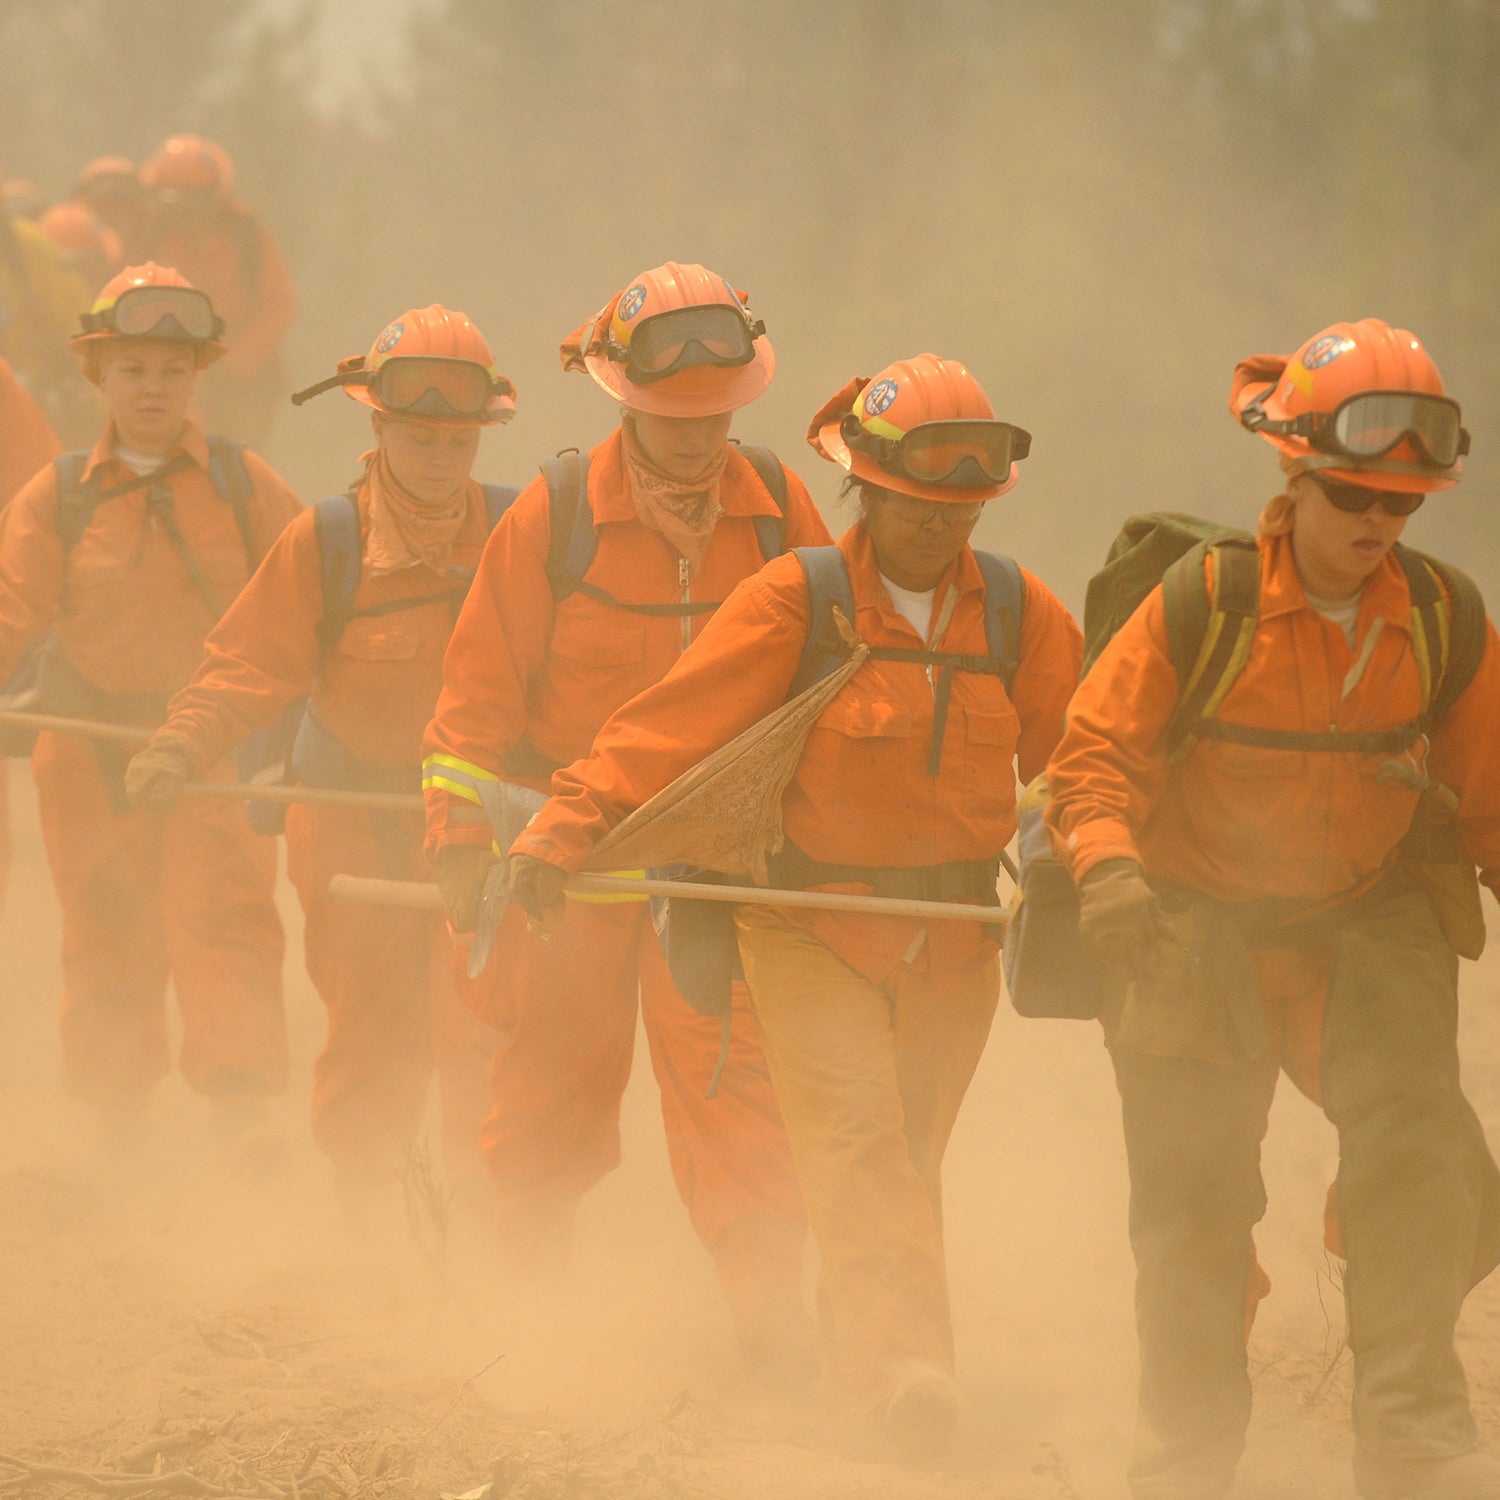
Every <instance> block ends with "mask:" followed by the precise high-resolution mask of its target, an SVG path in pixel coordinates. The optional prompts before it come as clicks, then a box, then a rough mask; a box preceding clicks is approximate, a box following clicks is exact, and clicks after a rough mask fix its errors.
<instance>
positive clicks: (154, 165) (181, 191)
mask: <svg viewBox="0 0 1500 1500" xmlns="http://www.w3.org/2000/svg"><path fill="white" fill-rule="evenodd" d="M141 183H142V185H143V186H144V187H145V188H146V189H147V190H148V191H149V192H151V193H154V194H155V195H156V196H157V197H158V198H163V199H166V200H168V201H170V200H173V199H184V198H211V199H213V200H214V201H215V202H218V203H226V202H228V200H229V197H230V195H231V194H232V193H233V192H234V162H233V161H232V160H231V159H230V156H229V153H228V152H227V151H226V150H225V149H224V148H223V147H222V146H221V145H219V143H218V142H217V141H211V140H208V139H207V138H206V137H204V136H201V135H172V136H168V137H167V139H166V140H164V141H163V142H162V143H161V145H160V146H159V147H158V148H157V151H156V154H155V155H154V156H152V157H151V158H150V160H149V161H147V163H146V165H145V166H143V167H142V168H141Z"/></svg>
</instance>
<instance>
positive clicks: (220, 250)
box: [150, 201, 297, 443]
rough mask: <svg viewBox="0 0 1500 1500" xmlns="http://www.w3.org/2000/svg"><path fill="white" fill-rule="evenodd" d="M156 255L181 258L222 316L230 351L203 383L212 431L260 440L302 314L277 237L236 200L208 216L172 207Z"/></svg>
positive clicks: (155, 240) (162, 260)
mask: <svg viewBox="0 0 1500 1500" xmlns="http://www.w3.org/2000/svg"><path fill="white" fill-rule="evenodd" d="M150 258H151V259H152V260H155V261H156V262H157V263H158V264H160V265H164V266H175V267H176V268H177V270H178V271H180V272H181V273H182V274H183V275H184V276H186V277H187V279H188V280H189V281H190V282H192V284H193V285H194V286H195V287H197V288H199V290H200V291H204V292H207V293H208V296H209V299H210V300H211V301H212V302H213V305H214V311H215V312H217V313H218V315H219V316H220V317H221V318H223V320H224V330H225V333H224V337H225V341H226V342H227V344H228V352H227V353H226V354H225V355H224V357H223V358H222V359H221V360H219V361H217V362H216V363H215V364H214V365H213V366H212V367H211V368H210V369H208V370H206V371H205V372H204V374H203V377H202V379H201V381H200V383H199V388H198V402H199V406H200V408H201V410H202V413H203V425H204V427H205V428H206V429H207V430H208V431H209V432H226V433H232V434H234V435H236V436H241V437H245V438H247V439H248V440H249V441H251V442H252V443H254V442H260V441H261V440H262V439H263V437H264V434H265V431H266V429H267V427H268V426H269V424H270V422H271V419H272V416H273V410H274V403H275V402H276V401H277V400H285V396H284V394H283V393H282V364H281V358H280V356H281V344H282V340H283V339H285V337H286V334H287V330H288V329H289V328H290V327H291V326H292V321H293V319H294V318H295V317H296V315H297V294H296V289H295V288H294V287H293V285H292V276H291V272H290V271H289V270H288V269H287V264H286V259H285V257H284V256H283V255H282V253H281V249H280V247H279V246H278V245H277V243H276V240H275V238H274V237H273V236H272V234H271V232H270V230H269V229H267V228H266V226H265V225H264V224H263V223H262V222H261V220H260V219H259V218H258V217H257V216H256V214H255V213H254V212H252V210H251V209H249V208H247V207H246V206H245V204H243V203H240V202H238V201H234V202H231V203H228V204H226V205H224V206H223V207H221V208H218V209H215V210H213V211H212V212H211V213H210V215H209V217H208V218H206V219H204V220H201V221H199V220H193V219H188V218H186V217H179V216H176V215H168V216H166V217H165V218H163V219H162V220H161V222H159V223H158V224H157V225H156V226H155V228H154V231H153V233H152V236H151V253H150Z"/></svg>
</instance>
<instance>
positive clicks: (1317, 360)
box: [1302, 333, 1354, 370]
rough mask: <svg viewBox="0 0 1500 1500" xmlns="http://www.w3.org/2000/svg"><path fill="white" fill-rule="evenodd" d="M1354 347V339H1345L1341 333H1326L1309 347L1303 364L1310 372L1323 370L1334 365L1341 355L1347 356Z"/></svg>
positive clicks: (1303, 358)
mask: <svg viewBox="0 0 1500 1500" xmlns="http://www.w3.org/2000/svg"><path fill="white" fill-rule="evenodd" d="M1353 347H1354V340H1353V339H1348V338H1345V337H1344V336H1343V334H1341V333H1325V334H1324V335H1323V337H1322V338H1320V339H1318V340H1317V341H1316V342H1315V343H1313V344H1310V345H1309V346H1308V350H1307V353H1306V354H1304V355H1303V356H1302V363H1303V364H1304V365H1306V366H1307V368H1308V369H1309V370H1321V369H1322V368H1323V366H1324V365H1328V364H1332V363H1333V361H1334V360H1336V359H1337V358H1338V357H1339V355H1341V354H1347V353H1348V352H1349V351H1350V350H1351V349H1352V348H1353Z"/></svg>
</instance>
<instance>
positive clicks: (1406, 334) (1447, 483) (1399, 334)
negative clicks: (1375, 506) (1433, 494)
mask: <svg viewBox="0 0 1500 1500" xmlns="http://www.w3.org/2000/svg"><path fill="white" fill-rule="evenodd" d="M1229 409H1230V411H1231V412H1232V413H1233V414H1234V415H1235V416H1236V417H1237V418H1238V419H1239V421H1240V423H1241V425H1242V426H1244V427H1245V428H1247V429H1248V430H1249V431H1251V432H1254V433H1258V434H1259V435H1260V436H1261V437H1263V438H1264V439H1265V440H1266V441H1267V442H1268V443H1270V444H1271V446H1272V447H1274V448H1276V449H1277V450H1278V451H1279V452H1281V453H1284V454H1286V455H1287V456H1288V457H1290V458H1293V459H1296V460H1297V463H1298V466H1299V467H1300V468H1303V469H1311V470H1316V471H1318V472H1320V473H1326V474H1327V475H1328V476H1329V478H1330V479H1336V480H1342V481H1344V482H1345V483H1348V484H1357V485H1363V486H1365V487H1366V488H1368V489H1377V490H1388V491H1391V492H1393V493H1397V494H1408V495H1413V494H1425V493H1426V492H1428V491H1429V490H1443V489H1448V488H1450V487H1451V486H1453V485H1455V484H1457V483H1458V481H1459V478H1460V477H1461V476H1462V474H1463V462H1462V455H1463V454H1464V453H1466V452H1468V448H1469V434H1468V433H1467V432H1466V431H1465V430H1464V427H1463V422H1462V413H1461V412H1460V409H1459V405H1458V402H1456V401H1455V400H1453V399H1452V397H1450V396H1447V395H1445V394H1444V392H1443V377H1442V375H1441V374H1440V373H1439V371H1438V367H1437V365H1436V364H1435V363H1434V362H1433V359H1432V356H1431V355H1430V354H1428V352H1427V350H1426V349H1425V348H1423V346H1422V342H1421V340H1420V339H1418V338H1417V336H1416V335H1415V334H1414V333H1412V332H1411V331H1410V330H1408V329H1405V328H1393V327H1392V326H1391V325H1390V324H1389V323H1386V322H1383V321H1382V320H1381V319H1379V318H1361V319H1359V321H1358V322H1355V323H1334V324H1331V325H1330V326H1329V327H1327V328H1324V329H1322V330H1321V331H1320V332H1318V333H1315V334H1314V335H1313V336H1312V337H1311V338H1310V339H1308V340H1307V342H1306V343H1304V344H1303V345H1302V347H1301V348H1300V349H1298V350H1297V352H1296V353H1295V354H1292V355H1285V354H1256V355H1251V356H1250V357H1249V358H1248V359H1242V360H1241V361H1240V362H1239V364H1238V365H1237V366H1236V367H1235V372H1234V382H1233V385H1232V387H1231V390H1230V396H1229Z"/></svg>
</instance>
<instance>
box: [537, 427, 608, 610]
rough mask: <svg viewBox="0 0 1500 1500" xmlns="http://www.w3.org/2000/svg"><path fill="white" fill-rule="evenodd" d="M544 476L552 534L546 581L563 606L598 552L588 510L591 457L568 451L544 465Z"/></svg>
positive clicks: (591, 514)
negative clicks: (563, 602) (549, 583)
mask: <svg viewBox="0 0 1500 1500" xmlns="http://www.w3.org/2000/svg"><path fill="white" fill-rule="evenodd" d="M542 475H543V477H544V478H545V479H546V481H547V513H548V520H549V521H550V523H551V533H552V535H551V539H550V541H549V542H548V544H547V577H548V579H549V580H550V582H551V584H552V601H553V603H554V604H560V603H561V602H562V601H563V600H564V599H566V598H567V597H568V595H569V594H571V593H572V592H573V591H574V590H575V589H576V588H577V587H578V585H579V584H580V583H582V582H583V578H584V575H585V574H586V573H587V572H588V570H589V567H590V565H591V564H592V563H593V561H594V554H595V553H596V552H597V551H598V550H599V537H598V534H597V533H596V532H595V530H594V512H593V510H592V509H591V508H590V506H589V456H588V454H587V453H580V452H579V451H578V449H577V448H565V449H564V450H563V451H562V452H561V453H559V454H558V455H557V457H556V458H549V459H547V460H546V461H545V462H544V463H543V464H542Z"/></svg>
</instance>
